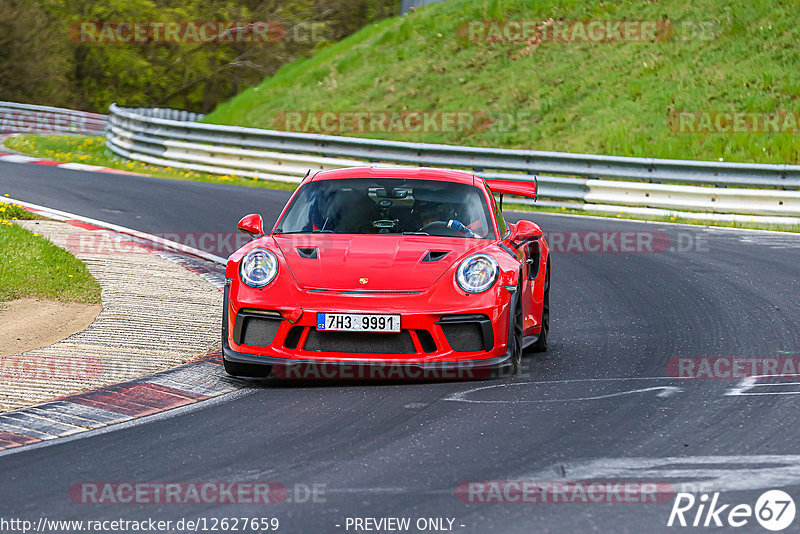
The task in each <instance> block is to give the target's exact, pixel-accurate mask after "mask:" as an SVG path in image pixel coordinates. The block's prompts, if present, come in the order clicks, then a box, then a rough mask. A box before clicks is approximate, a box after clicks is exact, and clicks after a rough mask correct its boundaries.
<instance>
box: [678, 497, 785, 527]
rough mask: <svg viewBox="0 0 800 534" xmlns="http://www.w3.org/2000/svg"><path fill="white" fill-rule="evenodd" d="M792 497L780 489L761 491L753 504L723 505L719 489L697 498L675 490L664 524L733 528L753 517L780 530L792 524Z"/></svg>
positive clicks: (742, 524)
mask: <svg viewBox="0 0 800 534" xmlns="http://www.w3.org/2000/svg"><path fill="white" fill-rule="evenodd" d="M795 514H796V509H795V504H794V499H792V497H791V496H790V495H789V494H788V493H786V492H784V491H781V490H770V491H767V492H764V493H762V494H761V496H760V497H759V498H758V500H757V501H756V504H755V506H751V505H749V504H736V505H733V504H730V503H728V504H723V503H721V502H720V494H719V492H717V493H714V494H712V495H711V496H709V494H708V493H703V494H701V495H700V496H699V497H697V496H695V495H694V494H692V493H678V495H677V496H676V497H675V502H674V503H673V505H672V511H671V512H670V514H669V521H667V526H668V527H672V526H681V527H686V526H692V527H722V526H725V527H733V528H739V527H743V526H745V525H747V524H749V523H751V521H752V519H753V518H755V520H756V521H757V522H758V523H759V524H760V525H761V526H762V527H764V528H765V529H767V530H771V531H773V532H779V531H781V530H784V529H786V528H788V527H789V526H790V525H792V523H794V519H795Z"/></svg>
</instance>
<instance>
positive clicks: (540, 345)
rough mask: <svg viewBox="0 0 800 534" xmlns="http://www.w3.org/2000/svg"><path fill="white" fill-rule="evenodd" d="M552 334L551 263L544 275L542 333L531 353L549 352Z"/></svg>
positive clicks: (532, 346)
mask: <svg viewBox="0 0 800 534" xmlns="http://www.w3.org/2000/svg"><path fill="white" fill-rule="evenodd" d="M549 334H550V263H549V262H548V264H547V270H546V271H545V273H544V296H543V297H542V331H541V333H540V334H539V339H537V340H536V343H534V344H533V345H531V352H544V351H546V350H547V337H548V336H549Z"/></svg>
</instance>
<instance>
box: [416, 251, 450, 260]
mask: <svg viewBox="0 0 800 534" xmlns="http://www.w3.org/2000/svg"><path fill="white" fill-rule="evenodd" d="M449 253H450V252H449V251H447V250H429V251H428V253H427V254H425V257H424V258H422V261H439V260H441V259H442V258H444V257H445V256H447V255H448V254H449Z"/></svg>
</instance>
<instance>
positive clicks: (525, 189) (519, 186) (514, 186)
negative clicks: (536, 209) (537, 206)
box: [483, 176, 539, 199]
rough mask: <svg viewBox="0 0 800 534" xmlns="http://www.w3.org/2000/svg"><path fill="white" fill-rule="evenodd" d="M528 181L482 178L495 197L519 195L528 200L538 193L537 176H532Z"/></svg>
mask: <svg viewBox="0 0 800 534" xmlns="http://www.w3.org/2000/svg"><path fill="white" fill-rule="evenodd" d="M531 178H532V179H530V180H501V179H496V178H495V179H490V178H484V179H483V180H484V181H485V182H486V185H488V186H489V189H491V190H492V193H495V194H497V195H520V196H523V197H528V198H533V199H535V198H536V194H537V193H538V192H539V181H538V177H537V176H532V177H531Z"/></svg>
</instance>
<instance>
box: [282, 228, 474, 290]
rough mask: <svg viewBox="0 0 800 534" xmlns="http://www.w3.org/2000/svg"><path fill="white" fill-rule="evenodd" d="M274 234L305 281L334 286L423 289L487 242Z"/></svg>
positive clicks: (294, 271)
mask: <svg viewBox="0 0 800 534" xmlns="http://www.w3.org/2000/svg"><path fill="white" fill-rule="evenodd" d="M273 238H274V239H275V242H276V244H277V245H278V247H279V248H280V250H281V252H282V253H283V256H284V257H285V259H286V263H287V264H288V266H289V269H290V270H291V271H292V275H293V276H294V278H295V279H296V280H297V281H298V283H299V284H300V285H301V286H303V287H304V288H306V289H327V290H334V291H336V290H338V291H421V290H424V289H427V288H428V287H430V286H431V285H432V284H433V283H434V282H436V280H438V279H439V278H441V277H442V275H443V274H444V273H446V272H447V271H448V270H449V269H450V268H451V267H452V266H453V264H454V263H455V262H456V261H458V260H459V259H460V258H462V257H463V256H464V255H466V254H467V253H469V252H470V251H471V250H474V249H476V248H483V247H484V246H486V244H487V241H485V240H479V239H465V238H448V237H433V238H432V237H429V236H395V235H336V234H283V235H280V234H279V235H274V236H273ZM365 280H366V281H365Z"/></svg>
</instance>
